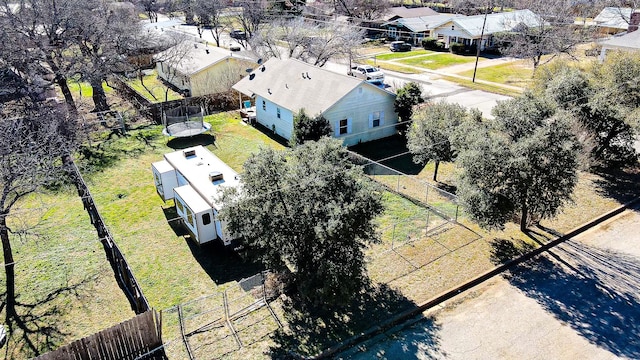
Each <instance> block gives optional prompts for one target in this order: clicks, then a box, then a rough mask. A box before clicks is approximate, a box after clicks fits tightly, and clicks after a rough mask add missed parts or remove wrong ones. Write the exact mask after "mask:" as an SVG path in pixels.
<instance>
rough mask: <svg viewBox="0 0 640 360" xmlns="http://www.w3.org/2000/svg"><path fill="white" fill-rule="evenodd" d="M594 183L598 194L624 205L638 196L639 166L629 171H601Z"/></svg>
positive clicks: (639, 187)
mask: <svg viewBox="0 0 640 360" xmlns="http://www.w3.org/2000/svg"><path fill="white" fill-rule="evenodd" d="M597 174H598V175H600V178H599V179H598V180H595V181H594V184H595V185H596V189H597V191H598V193H600V194H601V195H603V196H606V197H610V198H613V199H616V200H617V201H618V202H619V203H621V204H624V203H626V202H628V201H631V200H633V199H635V198H637V197H638V196H640V186H638V184H640V166H636V167H635V168H631V169H626V170H622V169H616V170H609V171H607V172H604V171H601V172H598V173H597Z"/></svg>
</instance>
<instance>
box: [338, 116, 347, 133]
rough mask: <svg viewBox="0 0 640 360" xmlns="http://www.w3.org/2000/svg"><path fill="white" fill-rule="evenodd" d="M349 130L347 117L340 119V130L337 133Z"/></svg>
mask: <svg viewBox="0 0 640 360" xmlns="http://www.w3.org/2000/svg"><path fill="white" fill-rule="evenodd" d="M348 130H349V121H348V120H347V119H342V120H340V132H339V134H340V135H342V134H346V133H347V132H348Z"/></svg>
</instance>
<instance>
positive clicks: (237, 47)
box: [229, 43, 242, 51]
mask: <svg viewBox="0 0 640 360" xmlns="http://www.w3.org/2000/svg"><path fill="white" fill-rule="evenodd" d="M229 50H231V51H240V50H242V47H240V44H237V43H231V44H230V45H229Z"/></svg>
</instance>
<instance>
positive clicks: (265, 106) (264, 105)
mask: <svg viewBox="0 0 640 360" xmlns="http://www.w3.org/2000/svg"><path fill="white" fill-rule="evenodd" d="M262 110H263V111H267V103H266V102H265V101H264V100H262Z"/></svg>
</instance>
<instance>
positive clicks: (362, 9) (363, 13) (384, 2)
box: [335, 0, 391, 20]
mask: <svg viewBox="0 0 640 360" xmlns="http://www.w3.org/2000/svg"><path fill="white" fill-rule="evenodd" d="M335 6H336V9H335V10H336V12H338V13H340V14H345V15H347V16H350V17H352V18H356V19H359V20H375V19H378V18H380V16H381V15H383V14H384V13H385V12H386V11H387V10H388V9H389V8H390V7H391V2H390V1H389V0H336V1H335Z"/></svg>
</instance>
